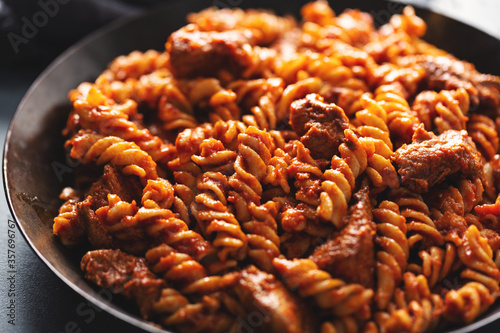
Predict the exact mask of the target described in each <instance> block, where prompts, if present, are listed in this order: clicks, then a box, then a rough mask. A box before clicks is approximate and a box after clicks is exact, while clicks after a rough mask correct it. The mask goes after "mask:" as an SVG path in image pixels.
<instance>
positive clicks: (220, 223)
mask: <svg viewBox="0 0 500 333" xmlns="http://www.w3.org/2000/svg"><path fill="white" fill-rule="evenodd" d="M301 14H302V18H301V21H297V20H296V19H294V18H293V17H291V16H284V17H280V16H276V15H274V14H273V13H272V12H270V11H266V10H241V9H221V10H218V9H215V8H209V9H206V10H203V11H201V12H199V13H193V14H190V15H189V16H188V21H189V24H188V25H186V26H185V27H182V28H180V29H179V30H177V31H175V32H173V33H172V34H171V35H170V37H169V38H168V40H167V42H166V45H165V50H164V51H161V52H160V51H154V50H150V51H147V52H144V53H143V52H139V51H134V52H132V53H130V54H129V55H124V56H120V57H118V58H116V59H115V60H114V61H113V62H112V63H111V64H110V65H109V66H108V68H107V69H106V70H105V71H104V72H103V73H102V74H101V75H100V76H99V77H98V78H97V79H96V81H95V82H94V83H88V82H85V83H82V84H81V85H79V86H78V87H77V88H76V89H75V90H73V91H71V92H70V94H69V98H70V100H71V102H72V104H73V108H72V110H71V113H70V114H69V117H68V121H67V124H66V128H65V129H64V131H63V134H64V135H65V136H66V137H67V141H66V144H65V148H66V151H67V153H68V155H69V157H70V158H72V159H74V160H77V161H78V162H80V163H79V167H78V168H77V170H76V179H75V186H74V188H66V189H64V190H63V191H62V193H61V199H63V200H64V201H65V202H64V203H63V204H62V206H61V208H60V211H59V215H58V216H57V217H56V218H55V219H54V225H53V230H54V233H55V234H56V235H57V236H58V237H59V239H60V241H61V242H62V243H63V244H64V245H66V246H69V247H73V246H77V245H79V246H88V248H89V250H90V251H89V252H88V253H87V254H86V255H85V256H84V257H83V259H82V261H81V267H82V270H83V272H84V274H85V277H86V278H87V279H88V280H89V281H92V282H93V283H95V284H97V285H98V286H99V287H102V288H111V290H112V291H113V292H115V293H120V294H122V295H124V296H125V297H127V298H129V299H131V300H132V301H133V302H135V303H136V304H137V306H138V309H139V312H140V314H141V315H142V316H143V317H144V318H145V319H147V320H150V321H152V322H154V323H156V324H159V325H162V326H164V327H165V328H168V329H171V330H173V331H175V332H240V331H242V330H248V327H249V326H248V325H250V324H249V322H250V323H251V325H253V326H252V327H253V328H255V329H257V330H258V331H266V332H322V333H334V332H358V331H359V332H400V331H407V332H428V331H432V330H434V329H439V328H442V327H444V326H446V325H450V324H456V323H459V324H465V323H469V322H471V321H473V320H475V319H476V318H477V317H478V316H480V315H481V314H482V313H484V312H485V311H486V310H487V309H488V307H489V306H490V305H491V304H493V302H494V301H495V300H496V298H497V297H498V295H499V292H500V287H499V283H500V270H499V267H500V250H499V249H500V235H499V233H500V224H499V223H498V220H499V219H500V196H499V193H500V163H499V162H498V161H500V157H499V155H498V141H499V140H498V130H499V126H500V78H499V77H496V76H493V75H487V74H481V73H479V72H478V71H477V70H476V69H475V68H474V66H473V65H472V64H470V63H467V62H465V61H462V60H459V59H457V58H455V57H454V56H453V55H451V54H449V53H447V52H446V51H443V50H440V49H439V48H437V47H435V46H433V45H431V44H429V43H427V42H425V41H424V40H423V39H422V36H423V35H424V34H425V31H426V24H425V22H424V21H423V20H422V19H421V18H419V17H418V16H416V15H415V12H414V10H413V8H412V7H406V8H404V10H403V12H402V13H401V14H397V15H394V16H392V18H391V19H390V21H389V22H388V23H387V24H385V25H383V26H381V27H380V28H378V29H376V28H375V26H374V23H373V18H372V17H371V16H370V15H369V14H367V13H364V12H361V11H359V10H356V9H350V10H346V11H344V12H343V13H340V14H337V13H335V12H334V11H333V10H332V9H331V8H330V7H329V6H328V3H327V2H326V1H323V0H319V1H315V2H311V3H308V4H306V5H305V6H304V7H303V8H302V11H301Z"/></svg>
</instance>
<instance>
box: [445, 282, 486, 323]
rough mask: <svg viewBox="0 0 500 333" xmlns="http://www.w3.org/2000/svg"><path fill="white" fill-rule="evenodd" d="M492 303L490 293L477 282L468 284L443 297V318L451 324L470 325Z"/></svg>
mask: <svg viewBox="0 0 500 333" xmlns="http://www.w3.org/2000/svg"><path fill="white" fill-rule="evenodd" d="M493 302H494V296H493V295H492V294H491V291H490V290H489V289H488V288H487V287H486V286H485V285H483V284H481V283H479V282H469V283H467V284H466V285H465V286H463V287H461V288H460V289H458V290H450V291H449V292H447V293H446V296H445V308H444V313H443V316H444V317H445V318H446V319H448V320H449V321H451V322H461V323H470V322H471V321H473V320H474V319H476V318H477V317H478V316H479V315H480V314H482V313H483V312H484V311H485V310H486V309H487V308H488V307H489V306H490V305H491V304H493Z"/></svg>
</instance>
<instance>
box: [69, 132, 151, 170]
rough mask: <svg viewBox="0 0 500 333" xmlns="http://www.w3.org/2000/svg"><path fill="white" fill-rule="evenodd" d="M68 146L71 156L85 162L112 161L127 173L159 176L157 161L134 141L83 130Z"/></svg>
mask: <svg viewBox="0 0 500 333" xmlns="http://www.w3.org/2000/svg"><path fill="white" fill-rule="evenodd" d="M66 146H70V147H71V152H70V156H71V157H72V158H74V159H77V160H80V161H81V162H82V163H84V164H88V163H92V162H94V163H96V164H99V165H100V164H105V163H111V164H113V165H115V166H119V167H122V172H123V173H124V174H126V175H136V176H139V177H141V178H144V179H156V178H158V175H157V173H156V163H155V162H154V161H153V159H152V158H151V156H150V155H148V154H147V153H146V152H145V151H143V150H142V149H141V148H139V146H137V145H136V144H135V143H133V142H128V141H125V140H123V139H121V138H118V137H113V136H108V137H102V136H100V135H97V134H95V133H88V132H82V131H81V132H79V133H78V134H77V135H76V136H74V137H73V138H72V139H71V140H69V141H68V142H66Z"/></svg>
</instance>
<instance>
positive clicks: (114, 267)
mask: <svg viewBox="0 0 500 333" xmlns="http://www.w3.org/2000/svg"><path fill="white" fill-rule="evenodd" d="M80 267H81V269H82V271H83V272H84V273H85V278H86V279H88V280H90V281H92V282H94V283H95V284H97V285H98V286H99V287H101V288H106V289H107V288H109V289H111V291H112V292H113V293H117V294H122V295H124V296H125V297H127V298H129V299H131V300H132V301H135V302H136V303H137V305H138V307H139V309H140V312H141V314H142V316H143V317H144V318H146V319H147V318H148V317H149V315H150V314H151V306H152V305H153V303H154V302H155V301H156V300H158V298H159V297H160V292H161V289H162V288H164V287H165V281H164V280H161V279H157V278H156V276H155V275H154V274H153V273H152V272H151V271H150V270H149V269H148V267H147V264H146V259H144V258H138V257H134V256H132V255H129V254H126V253H124V252H122V251H120V250H96V251H89V252H87V254H85V255H84V256H83V258H82V261H81V263H80Z"/></svg>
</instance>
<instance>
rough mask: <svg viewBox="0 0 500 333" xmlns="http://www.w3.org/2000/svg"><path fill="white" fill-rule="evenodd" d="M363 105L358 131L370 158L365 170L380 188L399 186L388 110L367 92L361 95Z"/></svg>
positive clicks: (358, 115) (359, 112)
mask: <svg viewBox="0 0 500 333" xmlns="http://www.w3.org/2000/svg"><path fill="white" fill-rule="evenodd" d="M361 105H362V106H363V107H364V110H362V111H358V112H357V113H356V121H357V122H358V123H359V126H358V127H357V131H358V133H359V134H360V136H361V137H360V142H361V143H362V144H363V146H364V148H365V151H366V155H367V159H368V166H367V168H366V170H365V171H366V173H367V175H368V177H369V178H370V180H371V181H372V183H373V185H374V186H375V187H376V188H378V189H379V190H383V189H384V188H385V187H387V186H389V187H391V188H396V187H399V179H398V175H397V172H396V169H395V168H394V166H393V165H392V163H391V160H390V159H391V157H392V155H393V147H392V142H391V139H390V137H389V128H388V127H387V121H388V119H387V112H386V110H385V109H384V108H383V107H382V106H381V105H379V103H377V102H376V101H375V100H373V99H371V98H370V97H369V96H368V95H366V94H365V95H363V96H361Z"/></svg>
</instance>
